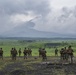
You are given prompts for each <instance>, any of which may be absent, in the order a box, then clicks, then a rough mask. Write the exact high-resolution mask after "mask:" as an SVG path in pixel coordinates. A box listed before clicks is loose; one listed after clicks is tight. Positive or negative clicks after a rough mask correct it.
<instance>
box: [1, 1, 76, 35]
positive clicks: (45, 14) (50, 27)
mask: <svg viewBox="0 0 76 75" xmlns="http://www.w3.org/2000/svg"><path fill="white" fill-rule="evenodd" d="M54 1H55V0H54ZM74 1H75V0H74ZM51 3H52V0H15V1H14V0H0V33H3V32H6V31H8V30H11V29H12V28H14V27H16V26H18V25H21V24H22V23H24V22H27V21H29V20H31V21H32V22H34V24H35V26H34V27H32V28H34V29H36V30H39V31H48V32H57V33H61V34H75V32H76V29H75V27H76V25H75V24H76V7H75V6H73V7H70V8H69V7H62V8H61V9H58V10H57V9H54V8H52V6H51ZM67 3H68V2H67ZM53 4H54V3H53ZM66 5H68V4H66Z"/></svg>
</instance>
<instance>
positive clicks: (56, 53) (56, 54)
mask: <svg viewBox="0 0 76 75" xmlns="http://www.w3.org/2000/svg"><path fill="white" fill-rule="evenodd" d="M55 56H58V49H57V48H56V49H55Z"/></svg>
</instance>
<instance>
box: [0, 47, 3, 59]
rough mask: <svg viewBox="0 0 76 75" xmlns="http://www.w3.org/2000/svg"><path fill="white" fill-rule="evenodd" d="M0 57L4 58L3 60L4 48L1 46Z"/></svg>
mask: <svg viewBox="0 0 76 75" xmlns="http://www.w3.org/2000/svg"><path fill="white" fill-rule="evenodd" d="M0 58H2V60H3V50H2V48H0Z"/></svg>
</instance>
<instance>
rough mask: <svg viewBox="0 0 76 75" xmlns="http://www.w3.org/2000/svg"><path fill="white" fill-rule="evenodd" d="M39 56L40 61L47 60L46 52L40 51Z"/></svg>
mask: <svg viewBox="0 0 76 75" xmlns="http://www.w3.org/2000/svg"><path fill="white" fill-rule="evenodd" d="M41 55H42V60H46V59H47V57H46V50H45V49H42V52H41Z"/></svg>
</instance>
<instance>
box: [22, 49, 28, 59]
mask: <svg viewBox="0 0 76 75" xmlns="http://www.w3.org/2000/svg"><path fill="white" fill-rule="evenodd" d="M27 53H28V50H26V48H25V49H24V51H23V54H24V59H25V58H26V59H27Z"/></svg>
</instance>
